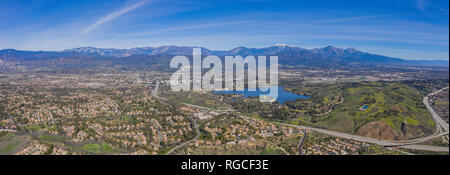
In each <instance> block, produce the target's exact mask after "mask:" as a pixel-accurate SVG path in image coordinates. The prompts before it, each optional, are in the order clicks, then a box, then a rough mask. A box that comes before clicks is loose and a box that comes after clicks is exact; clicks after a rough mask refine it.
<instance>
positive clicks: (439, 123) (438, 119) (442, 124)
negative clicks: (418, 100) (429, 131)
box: [423, 87, 449, 133]
mask: <svg viewBox="0 0 450 175" xmlns="http://www.w3.org/2000/svg"><path fill="white" fill-rule="evenodd" d="M448 88H449V87H446V88H443V89H441V90H438V91H436V92H433V93H430V94H429V95H428V96H426V97H424V98H423V104H425V106H427V109H428V111H430V113H431V116H432V117H433V119H434V121H435V122H436V129H437V130H438V131H439V132H442V129H444V132H447V133H448V123H447V122H445V121H444V120H443V119H442V117H441V116H439V114H438V113H437V112H436V111H435V110H434V108H433V107H432V106H431V105H430V100H429V98H430V97H431V96H433V95H436V94H438V93H440V92H442V91H444V90H446V89H448Z"/></svg>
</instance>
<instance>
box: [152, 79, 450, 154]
mask: <svg viewBox="0 0 450 175" xmlns="http://www.w3.org/2000/svg"><path fill="white" fill-rule="evenodd" d="M157 86H159V84H157ZM157 88H159V87H155V89H157ZM445 89H448V87H446V88H444V89H441V90H439V91H436V92H433V93H431V94H429V95H428V96H426V97H424V100H423V101H424V104H425V105H426V106H427V109H428V111H430V113H431V115H432V118H433V119H434V121H435V122H436V125H437V128H436V129H438V128H439V129H438V130H437V131H436V133H434V134H432V135H430V136H426V137H422V138H417V139H412V140H403V141H392V140H382V139H376V138H371V137H365V136H360V135H353V134H348V133H342V132H336V131H330V130H326V129H320V128H314V127H308V126H300V125H292V124H287V123H279V122H271V123H273V124H277V125H281V126H288V127H293V128H300V129H303V130H310V131H315V132H319V133H322V134H327V135H331V136H334V137H339V138H344V139H349V140H356V141H360V142H366V143H372V144H378V145H381V146H385V147H402V148H408V149H415V150H425V151H440V152H442V151H443V152H449V148H448V147H438V146H429V145H413V144H417V143H421V142H425V141H428V140H431V139H435V138H439V137H442V136H447V135H448V134H449V133H448V124H447V123H445V121H443V120H442V118H441V117H440V116H439V115H437V113H436V112H435V111H434V109H433V108H432V107H431V106H430V104H429V103H428V98H429V96H430V95H434V94H436V93H439V92H441V91H443V90H445ZM155 94H156V93H155ZM155 97H157V96H155ZM157 98H158V99H162V98H161V97H157ZM183 104H184V105H187V106H190V107H194V108H199V109H206V110H211V111H216V110H214V109H210V108H207V107H202V106H197V105H192V104H185V103H183ZM217 112H227V110H220V111H217ZM228 112H236V111H235V110H228ZM238 116H239V117H241V118H243V119H248V120H259V119H255V118H252V117H248V116H244V115H241V114H238ZM442 121H443V122H444V123H442ZM266 122H268V121H266ZM439 126H442V128H444V130H445V131H442V130H441V128H440V127H439ZM186 144H187V143H186ZM184 145H185V144H184ZM184 145H179V147H181V146H184ZM176 148H178V147H176ZM171 151H172V150H171Z"/></svg>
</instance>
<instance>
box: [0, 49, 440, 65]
mask: <svg viewBox="0 0 450 175" xmlns="http://www.w3.org/2000/svg"><path fill="white" fill-rule="evenodd" d="M193 48H198V47H180V46H161V47H140V48H132V49H111V48H94V47H81V48H75V49H67V50H64V51H60V52H55V51H21V50H14V49H5V50H0V66H2V65H3V66H5V65H34V64H36V63H37V62H38V63H39V64H42V65H49V66H58V65H65V66H67V65H72V66H73V65H78V64H82V65H104V66H107V65H118V64H157V63H161V64H162V63H167V64H168V62H169V61H170V58H172V57H173V56H175V55H185V56H191V55H192V50H193ZM200 48H202V55H205V56H206V55H217V56H219V57H223V56H228V55H230V56H234V55H241V56H248V55H253V56H255V57H256V56H275V55H276V56H278V57H279V63H280V64H282V65H306V66H325V67H330V66H331V67H336V66H349V65H350V66H351V65H363V66H373V65H388V66H442V67H448V66H449V62H448V61H447V60H406V59H400V58H394V57H388V56H382V55H377V54H371V53H367V52H362V51H359V50H357V49H354V48H347V49H341V48H336V47H333V46H328V47H324V48H316V49H305V48H301V47H296V46H291V45H286V44H276V45H274V46H271V47H266V48H247V47H237V48H234V49H231V50H228V51H214V50H209V49H207V48H203V47H200Z"/></svg>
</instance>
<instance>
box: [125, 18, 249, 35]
mask: <svg viewBox="0 0 450 175" xmlns="http://www.w3.org/2000/svg"><path fill="white" fill-rule="evenodd" d="M252 22H253V21H235V22H222V23H208V24H197V25H189V26H179V27H171V28H164V29H160V30H154V31H148V32H140V33H135V34H133V35H132V36H146V35H153V34H158V33H162V32H175V31H183V30H193V29H203V28H211V27H221V26H230V25H239V24H249V23H252Z"/></svg>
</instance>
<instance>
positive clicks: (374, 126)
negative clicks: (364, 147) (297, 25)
mask: <svg viewBox="0 0 450 175" xmlns="http://www.w3.org/2000/svg"><path fill="white" fill-rule="evenodd" d="M356 134H358V135H362V136H366V137H372V138H378V139H384V140H400V137H399V136H398V135H397V134H396V133H395V132H394V131H393V130H392V128H391V127H390V126H389V125H388V124H386V123H385V122H380V121H379V122H370V123H368V124H366V125H364V126H362V127H361V128H359V130H358V131H357V132H356Z"/></svg>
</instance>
